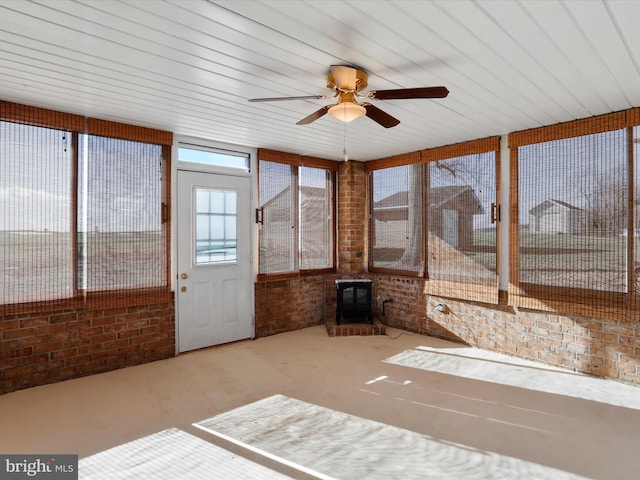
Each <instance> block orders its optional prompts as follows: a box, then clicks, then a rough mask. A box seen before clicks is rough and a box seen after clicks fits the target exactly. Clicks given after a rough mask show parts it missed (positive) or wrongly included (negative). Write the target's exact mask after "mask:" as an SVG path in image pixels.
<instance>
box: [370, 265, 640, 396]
mask: <svg viewBox="0 0 640 480" xmlns="http://www.w3.org/2000/svg"><path fill="white" fill-rule="evenodd" d="M423 282H424V280H421V279H411V278H405V277H397V276H391V275H377V276H376V280H375V283H376V284H377V285H376V287H377V294H378V297H379V298H380V301H379V302H376V305H375V306H374V310H376V311H377V312H378V314H380V312H381V303H380V302H381V301H382V300H384V299H385V298H393V303H387V305H386V316H385V317H384V319H383V321H384V323H385V324H387V325H389V326H394V327H397V328H402V329H405V330H409V331H414V332H419V333H422V334H425V335H430V336H435V337H440V338H445V339H448V340H453V341H457V342H462V343H465V344H468V345H471V346H473V347H478V348H482V349H485V350H492V351H495V352H500V353H505V354H508V355H514V356H517V357H520V358H524V359H528V360H534V361H538V362H542V363H545V364H549V365H554V366H558V367H564V368H568V369H572V370H575V371H578V372H583V373H591V374H595V375H599V376H604V377H610V378H614V379H618V380H622V381H625V382H630V383H636V384H640V325H639V324H638V323H637V322H632V321H629V322H626V323H625V322H616V321H611V320H606V319H597V318H586V317H578V316H564V315H558V314H555V313H549V312H540V311H532V310H522V309H515V308H513V307H509V306H506V305H504V306H502V305H486V304H480V303H474V302H465V301H459V300H452V299H448V298H439V297H434V296H427V295H424V294H423V293H421V292H422V288H423ZM439 302H442V303H444V304H446V305H447V307H448V311H447V312H444V313H443V312H439V311H437V310H435V308H434V307H435V305H436V304H437V303H439Z"/></svg>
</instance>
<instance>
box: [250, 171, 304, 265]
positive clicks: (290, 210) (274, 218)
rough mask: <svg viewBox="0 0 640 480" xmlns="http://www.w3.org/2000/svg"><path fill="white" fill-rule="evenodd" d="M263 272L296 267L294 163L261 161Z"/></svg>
mask: <svg viewBox="0 0 640 480" xmlns="http://www.w3.org/2000/svg"><path fill="white" fill-rule="evenodd" d="M259 181H260V208H261V209H262V224H261V226H260V262H259V263H260V273H264V274H274V273H284V272H293V271H296V270H297V258H298V256H297V252H296V241H295V240H296V215H295V214H296V210H297V209H296V205H297V196H296V193H297V188H296V186H297V176H296V175H295V168H294V167H293V166H292V165H287V164H281V163H275V162H265V161H261V162H260V180H259Z"/></svg>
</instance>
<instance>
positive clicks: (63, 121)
mask: <svg viewBox="0 0 640 480" xmlns="http://www.w3.org/2000/svg"><path fill="white" fill-rule="evenodd" d="M0 121H5V122H9V123H16V124H24V125H31V126H35V127H41V128H50V129H56V130H62V131H67V132H71V136H72V137H71V142H70V147H69V148H70V149H71V150H72V153H71V156H70V161H71V171H72V178H71V186H70V198H69V204H70V205H71V212H70V214H71V221H70V227H69V230H70V235H71V244H72V246H71V248H72V260H71V262H72V273H71V279H70V282H72V285H71V295H70V296H64V297H60V298H55V299H52V300H35V301H27V302H19V303H6V304H0V314H2V315H5V314H12V313H18V312H20V313H24V312H34V313H37V312H43V311H61V310H68V309H81V308H82V309H86V310H98V309H104V308H116V307H123V306H137V305H145V304H149V303H166V302H168V301H170V300H171V298H172V292H171V282H170V271H171V269H170V260H171V257H170V255H171V252H170V231H169V226H170V205H171V203H170V195H171V148H172V144H173V134H172V133H171V132H166V131H161V130H155V129H151V128H146V127H139V126H135V125H128V124H122V123H116V122H111V121H107V120H101V119H96V118H90V117H84V116H81V115H75V114H71V113H65V112H58V111H54V110H48V109H44V108H40V107H32V106H27V105H22V104H16V103H12V102H7V101H3V100H0ZM81 134H86V135H93V136H99V137H107V138H115V139H121V140H130V141H135V142H141V143H150V144H155V145H159V146H160V147H161V152H162V153H161V156H162V165H161V176H162V179H161V187H160V188H161V205H160V208H161V214H160V215H161V235H162V250H163V259H164V262H165V265H166V268H165V272H164V279H163V285H161V286H153V287H142V288H135V287H133V288H125V289H114V290H108V291H85V290H81V289H79V288H78V263H79V260H78V256H79V252H78V234H79V231H78V189H79V185H78V180H79V179H78V168H79V161H80V160H79V158H80V154H79V148H78V146H79V135H81Z"/></svg>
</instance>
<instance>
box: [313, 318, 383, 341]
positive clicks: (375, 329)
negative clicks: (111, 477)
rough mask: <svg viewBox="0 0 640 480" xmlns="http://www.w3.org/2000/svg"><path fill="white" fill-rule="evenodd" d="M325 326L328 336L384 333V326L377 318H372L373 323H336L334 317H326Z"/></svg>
mask: <svg viewBox="0 0 640 480" xmlns="http://www.w3.org/2000/svg"><path fill="white" fill-rule="evenodd" d="M325 327H326V328H327V333H328V334H329V336H330V337H347V336H352V335H361V336H369V335H384V334H385V326H384V324H383V323H382V322H380V320H378V319H377V318H375V317H374V318H373V325H372V324H370V323H355V322H354V323H341V324H340V325H336V322H335V320H334V319H327V320H326V321H325Z"/></svg>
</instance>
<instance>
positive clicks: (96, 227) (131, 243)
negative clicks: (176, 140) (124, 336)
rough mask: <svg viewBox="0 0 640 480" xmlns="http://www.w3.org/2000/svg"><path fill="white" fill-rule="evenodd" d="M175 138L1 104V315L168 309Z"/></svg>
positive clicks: (64, 114)
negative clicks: (163, 305) (149, 306)
mask: <svg viewBox="0 0 640 480" xmlns="http://www.w3.org/2000/svg"><path fill="white" fill-rule="evenodd" d="M172 139H173V136H172V135H171V134H170V133H169V132H161V131H158V130H152V129H147V128H143V127H136V126H132V125H125V124H117V123H113V122H107V121H103V120H98V119H92V118H85V117H81V116H78V115H73V114H67V113H62V112H56V111H52V110H45V109H40V108H36V107H29V106H25V105H19V104H13V103H10V102H4V101H0V245H1V248H0V309H1V310H2V311H4V312H13V311H24V310H33V311H37V310H38V309H43V308H46V309H49V308H50V307H51V306H52V305H53V304H55V308H69V307H70V308H80V307H82V306H83V305H85V306H88V308H92V309H93V308H102V307H114V306H118V305H137V304H145V303H147V302H153V301H156V300H159V301H162V302H164V301H166V300H167V298H168V296H169V295H170V290H169V282H168V278H167V267H166V266H167V259H168V241H167V237H166V231H167V219H168V215H167V213H168V207H167V204H166V198H167V196H168V194H167V188H168V185H169V181H168V178H167V175H166V172H168V171H169V165H168V160H169V152H170V147H169V145H171V144H172V141H173V140H172ZM163 200H164V201H163ZM163 212H164V213H163ZM105 291H108V292H111V294H110V295H109V296H105V295H103V294H102V293H100V292H105ZM143 297H144V298H143ZM34 302H37V303H34ZM45 302H46V304H45ZM89 302H93V303H91V305H89Z"/></svg>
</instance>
